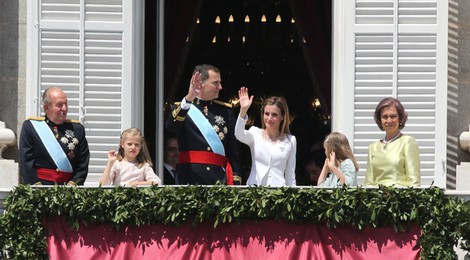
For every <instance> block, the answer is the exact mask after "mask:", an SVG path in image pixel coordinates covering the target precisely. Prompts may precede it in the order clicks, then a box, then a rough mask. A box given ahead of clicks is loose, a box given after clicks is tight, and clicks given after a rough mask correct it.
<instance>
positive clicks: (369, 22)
mask: <svg viewBox="0 0 470 260" xmlns="http://www.w3.org/2000/svg"><path fill="white" fill-rule="evenodd" d="M442 2H445V1H442ZM441 4H442V3H437V0H421V1H411V0H384V1H378V0H377V1H365V0H355V1H350V2H349V1H348V3H347V4H346V5H350V6H349V8H351V9H348V8H345V10H354V14H350V15H349V16H348V15H346V17H347V18H346V22H345V26H346V27H347V29H345V32H347V31H348V30H350V32H351V34H350V35H345V36H346V38H348V37H349V39H351V40H350V41H349V42H350V43H351V44H354V46H353V47H350V48H349V49H352V50H354V53H346V54H345V55H346V58H345V59H351V60H352V61H353V62H350V63H347V62H346V63H345V64H353V66H352V67H350V68H346V69H345V70H349V71H350V70H352V71H351V72H349V74H348V72H346V74H348V75H351V76H353V77H354V78H353V80H352V81H351V83H353V84H349V86H348V85H346V84H345V85H344V87H345V88H346V87H353V88H354V90H353V95H351V98H353V99H354V100H353V101H352V102H348V104H349V106H346V107H345V108H339V107H338V108H337V109H336V111H337V112H339V113H345V115H346V116H345V117H348V116H350V117H352V118H354V122H353V128H348V127H344V126H343V125H342V123H341V122H339V121H338V122H337V123H336V125H333V127H334V128H336V130H338V129H349V131H351V132H349V133H347V134H348V136H350V137H351V138H352V139H353V140H352V141H353V142H352V143H353V149H354V153H355V155H356V159H357V160H358V163H359V166H360V172H359V174H358V183H359V184H362V183H363V180H364V175H365V169H366V164H367V153H368V146H369V144H370V143H372V142H374V141H377V140H379V139H383V137H384V132H382V131H381V130H380V129H379V128H378V127H377V125H376V123H375V121H374V118H373V115H374V111H375V107H376V105H377V104H378V102H379V101H380V100H381V99H382V98H385V97H390V96H392V97H395V98H398V99H399V100H400V101H401V102H402V104H403V105H404V107H405V109H406V111H407V112H408V121H407V123H406V125H405V128H404V129H403V131H402V132H403V133H404V134H407V135H411V136H413V137H414V138H415V139H416V140H417V142H418V145H419V149H420V159H421V184H422V185H424V186H429V185H430V184H431V183H433V182H434V181H436V183H434V184H435V185H440V186H444V185H445V183H443V181H442V178H441V175H442V171H443V169H442V167H441V162H444V161H445V132H446V129H445V128H446V115H445V113H441V112H440V110H439V109H442V108H444V110H445V106H446V98H445V96H444V95H446V93H447V92H446V87H447V85H446V75H447V74H446V73H447V67H446V66H447V65H446V63H447V60H446V55H445V53H446V52H447V48H446V39H447V35H446V29H443V27H442V26H439V23H446V22H447V21H445V19H442V20H439V19H438V18H439V16H440V15H443V16H445V15H444V13H445V12H446V10H447V9H446V8H443V10H438V9H439V8H442V6H438V5H441ZM348 20H349V23H348ZM349 27H350V28H349ZM346 45H347V44H346ZM443 52H444V53H443ZM339 73H341V72H339ZM336 92H337V93H338V92H341V91H336ZM333 98H334V101H335V100H341V98H344V97H340V98H338V99H337V97H333ZM333 103H334V104H335V103H336V102H333ZM341 105H342V104H340V103H336V104H335V105H334V106H341ZM332 117H333V118H334V117H335V114H333V115H332ZM436 177H437V178H436ZM444 182H445V181H444Z"/></svg>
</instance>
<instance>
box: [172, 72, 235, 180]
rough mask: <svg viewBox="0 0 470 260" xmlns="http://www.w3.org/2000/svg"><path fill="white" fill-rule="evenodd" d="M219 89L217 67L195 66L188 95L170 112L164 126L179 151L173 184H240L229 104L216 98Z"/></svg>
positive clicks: (233, 126)
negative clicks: (173, 138) (172, 134)
mask: <svg viewBox="0 0 470 260" xmlns="http://www.w3.org/2000/svg"><path fill="white" fill-rule="evenodd" d="M221 89H222V84H221V77H220V71H219V69H218V68H216V67H214V66H212V65H208V64H202V65H198V66H196V68H195V69H194V72H193V76H192V77H191V81H190V84H189V90H188V94H187V95H186V96H185V97H184V98H183V100H182V101H181V103H180V104H179V105H178V106H176V107H174V108H173V110H172V111H171V114H170V116H169V117H168V120H167V121H166V127H167V129H169V130H170V131H172V132H175V133H177V137H178V146H179V150H180V154H179V162H178V166H177V171H176V184H200V185H213V184H216V183H217V182H219V183H221V184H228V185H232V184H240V182H241V179H240V177H239V174H238V173H240V162H239V156H238V147H237V140H236V139H235V135H234V128H235V122H236V121H235V118H234V116H233V112H232V110H231V105H230V104H227V103H224V102H221V101H218V100H215V99H216V98H217V97H218V96H219V91H220V90H221Z"/></svg>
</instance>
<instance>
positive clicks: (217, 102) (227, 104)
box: [212, 100, 233, 108]
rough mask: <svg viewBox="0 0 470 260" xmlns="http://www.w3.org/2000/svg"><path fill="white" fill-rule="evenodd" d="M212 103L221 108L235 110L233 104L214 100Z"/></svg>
mask: <svg viewBox="0 0 470 260" xmlns="http://www.w3.org/2000/svg"><path fill="white" fill-rule="evenodd" d="M212 102H214V103H216V104H219V105H221V106H224V107H228V108H233V105H232V104H231V103H227V102H223V101H220V100H212Z"/></svg>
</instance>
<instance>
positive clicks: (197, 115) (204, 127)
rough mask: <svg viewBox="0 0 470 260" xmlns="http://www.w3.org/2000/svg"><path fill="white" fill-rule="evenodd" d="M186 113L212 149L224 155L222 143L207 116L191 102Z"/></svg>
mask: <svg viewBox="0 0 470 260" xmlns="http://www.w3.org/2000/svg"><path fill="white" fill-rule="evenodd" d="M188 115H189V117H191V119H192V120H193V121H194V124H196V126H197V128H198V129H199V131H201V133H202V136H204V138H205V139H206V141H207V143H208V144H209V146H210V147H211V148H212V151H214V152H215V153H218V154H220V155H223V156H225V149H224V145H223V144H222V142H221V141H220V139H219V136H218V135H217V134H216V133H215V131H214V128H212V126H211V124H210V123H209V121H208V120H207V118H206V117H205V116H204V115H203V114H202V113H201V111H200V110H199V109H198V108H197V107H196V106H195V105H194V104H191V108H190V109H189V111H188Z"/></svg>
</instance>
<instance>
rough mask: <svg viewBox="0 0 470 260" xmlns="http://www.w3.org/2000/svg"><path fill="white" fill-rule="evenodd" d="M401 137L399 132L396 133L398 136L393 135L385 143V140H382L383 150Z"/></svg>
mask: <svg viewBox="0 0 470 260" xmlns="http://www.w3.org/2000/svg"><path fill="white" fill-rule="evenodd" d="M401 136H402V133H401V131H398V134H397V135H395V136H394V137H393V138H392V139H390V140H388V141H385V138H386V137H384V139H383V140H382V143H383V144H384V149H385V148H387V145H388V144H389V143H391V142H393V141H395V140H397V139H398V138H400V137H401Z"/></svg>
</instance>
